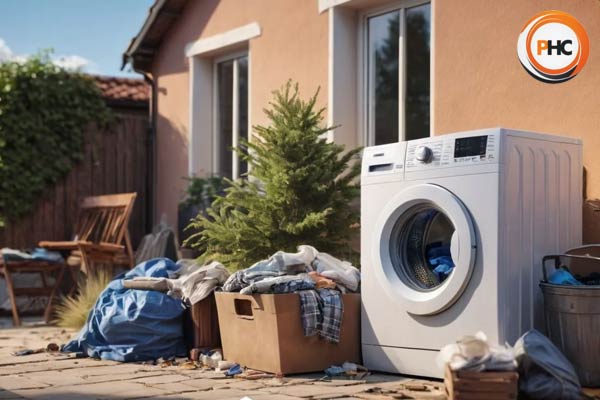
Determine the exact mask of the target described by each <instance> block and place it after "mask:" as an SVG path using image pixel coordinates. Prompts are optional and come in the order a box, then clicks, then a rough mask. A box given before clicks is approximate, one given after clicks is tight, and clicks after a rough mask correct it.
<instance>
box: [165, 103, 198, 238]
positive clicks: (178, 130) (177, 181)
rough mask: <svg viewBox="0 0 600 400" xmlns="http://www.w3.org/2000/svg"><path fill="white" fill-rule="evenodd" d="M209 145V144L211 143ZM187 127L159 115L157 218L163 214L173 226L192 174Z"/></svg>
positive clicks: (175, 223)
mask: <svg viewBox="0 0 600 400" xmlns="http://www.w3.org/2000/svg"><path fill="white" fill-rule="evenodd" d="M207 145H209V144H207ZM188 147H189V138H188V130H187V128H186V127H185V126H184V125H183V124H181V123H178V122H175V123H174V121H171V120H169V119H168V118H166V117H164V116H162V115H159V116H158V118H157V135H156V149H155V150H156V157H155V160H156V163H155V167H154V169H155V176H156V181H155V185H156V192H155V193H156V208H155V214H154V222H155V223H158V222H159V221H161V218H162V217H163V216H165V217H166V222H167V224H168V225H169V226H171V227H173V228H175V229H177V206H178V204H179V202H180V201H181V200H182V199H183V197H184V190H185V187H186V184H187V183H186V181H185V179H184V177H187V176H188Z"/></svg>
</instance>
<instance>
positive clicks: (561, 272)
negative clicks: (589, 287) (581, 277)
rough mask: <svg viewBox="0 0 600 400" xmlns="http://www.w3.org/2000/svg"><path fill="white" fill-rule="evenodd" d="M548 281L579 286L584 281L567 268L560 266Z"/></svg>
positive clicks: (555, 283)
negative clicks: (580, 280)
mask: <svg viewBox="0 0 600 400" xmlns="http://www.w3.org/2000/svg"><path fill="white" fill-rule="evenodd" d="M548 282H550V283H552V284H554V285H569V286H579V285H583V283H581V282H579V281H578V280H577V279H575V277H574V276H573V275H572V274H571V273H570V272H569V270H567V269H566V268H559V269H557V270H555V271H554V272H552V273H551V274H550V276H549V277H548Z"/></svg>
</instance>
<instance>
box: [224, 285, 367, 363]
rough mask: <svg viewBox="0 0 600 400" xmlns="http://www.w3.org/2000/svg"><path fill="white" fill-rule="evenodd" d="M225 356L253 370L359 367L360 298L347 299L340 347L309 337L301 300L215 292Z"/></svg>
mask: <svg viewBox="0 0 600 400" xmlns="http://www.w3.org/2000/svg"><path fill="white" fill-rule="evenodd" d="M216 300H217V310H218V314H219V325H220V327H221V342H222V345H223V357H224V358H225V360H228V361H235V362H237V363H239V364H240V365H243V366H246V367H248V368H252V369H257V370H260V371H266V372H271V373H280V374H296V373H303V372H314V371H323V370H324V369H325V368H327V367H329V366H331V365H333V364H338V365H339V364H342V363H343V362H344V361H350V362H355V363H360V361H361V360H360V295H359V294H345V295H343V302H344V314H343V319H342V326H341V334H340V342H339V343H338V344H332V343H328V342H326V341H325V340H322V339H320V338H319V337H318V336H311V337H305V336H304V333H303V328H302V320H301V317H300V296H298V295H297V294H295V293H292V294H261V295H252V296H248V295H241V294H239V293H225V292H219V293H216Z"/></svg>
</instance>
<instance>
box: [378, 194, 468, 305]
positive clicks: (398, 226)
mask: <svg viewBox="0 0 600 400" xmlns="http://www.w3.org/2000/svg"><path fill="white" fill-rule="evenodd" d="M376 233H377V234H376V237H375V239H376V240H375V241H374V248H373V253H374V254H375V255H376V259H375V260H374V261H375V262H374V264H375V265H374V267H375V270H376V271H377V276H378V278H379V281H380V284H381V285H382V286H383V287H384V288H385V289H386V290H387V291H388V292H389V293H390V295H391V296H393V297H394V298H395V299H397V300H398V301H399V302H400V303H401V304H402V306H403V307H404V308H405V309H406V311H407V312H409V313H411V314H417V315H429V314H436V313H439V312H441V311H443V310H445V309H447V308H448V307H450V306H451V305H452V304H453V303H455V302H456V301H457V300H458V298H459V297H460V295H461V294H462V292H463V291H464V289H465V287H466V286H467V283H468V281H469V279H470V277H471V274H472V270H473V267H474V263H475V255H476V238H475V233H474V229H473V223H472V221H471V217H470V214H469V212H468V210H467V208H466V207H465V206H464V204H463V203H462V202H461V201H460V199H459V198H457V197H456V196H455V195H454V194H452V193H451V192H449V191H448V190H446V189H444V188H442V187H440V186H437V185H432V184H421V185H416V186H413V187H411V188H408V189H406V190H404V191H402V192H401V193H398V195H396V196H395V197H394V198H393V199H392V200H391V201H390V203H389V204H388V205H387V206H386V207H385V208H384V210H383V211H382V214H381V218H380V220H379V221H378V223H377V225H376Z"/></svg>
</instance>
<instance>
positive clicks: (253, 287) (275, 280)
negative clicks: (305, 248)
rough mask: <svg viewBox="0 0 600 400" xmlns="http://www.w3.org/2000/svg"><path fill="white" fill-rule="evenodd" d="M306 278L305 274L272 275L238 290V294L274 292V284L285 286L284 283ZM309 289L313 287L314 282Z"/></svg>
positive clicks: (300, 280) (301, 280)
mask: <svg viewBox="0 0 600 400" xmlns="http://www.w3.org/2000/svg"><path fill="white" fill-rule="evenodd" d="M306 279H308V275H307V274H298V275H283V276H273V277H269V278H265V279H262V280H260V281H256V282H254V283H251V284H250V285H248V286H246V287H245V288H243V289H242V290H240V294H254V293H275V292H274V290H273V288H274V287H276V286H278V287H280V285H282V286H283V287H285V285H286V284H289V283H292V282H295V281H299V282H304V281H305V280H306ZM311 289H314V284H313V287H312V288H311ZM285 293H289V292H285Z"/></svg>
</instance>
